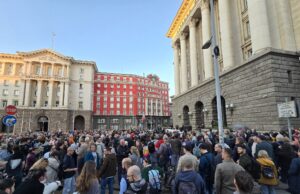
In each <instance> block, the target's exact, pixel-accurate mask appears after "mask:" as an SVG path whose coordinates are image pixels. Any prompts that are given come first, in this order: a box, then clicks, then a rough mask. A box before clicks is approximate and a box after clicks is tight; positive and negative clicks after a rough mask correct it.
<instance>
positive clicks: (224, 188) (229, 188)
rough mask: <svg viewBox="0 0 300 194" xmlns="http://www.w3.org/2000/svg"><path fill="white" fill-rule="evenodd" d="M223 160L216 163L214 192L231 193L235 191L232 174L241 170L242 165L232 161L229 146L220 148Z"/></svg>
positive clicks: (219, 193) (218, 193)
mask: <svg viewBox="0 0 300 194" xmlns="http://www.w3.org/2000/svg"><path fill="white" fill-rule="evenodd" d="M222 159H223V162H222V163H221V164H218V165H217V168H216V172H215V189H216V194H232V193H233V192H234V191H235V185H234V181H233V180H234V176H235V174H236V173H237V172H239V171H243V170H244V169H243V167H241V166H240V165H238V164H236V163H234V161H233V160H232V151H231V149H230V148H224V149H223V150H222Z"/></svg>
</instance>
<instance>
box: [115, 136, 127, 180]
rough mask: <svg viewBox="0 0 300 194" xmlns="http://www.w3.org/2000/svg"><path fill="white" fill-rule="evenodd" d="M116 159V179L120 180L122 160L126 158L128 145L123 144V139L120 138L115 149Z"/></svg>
mask: <svg viewBox="0 0 300 194" xmlns="http://www.w3.org/2000/svg"><path fill="white" fill-rule="evenodd" d="M116 154H117V161H118V181H119V182H120V181H121V178H122V160H123V159H124V158H127V157H128V155H129V149H128V146H127V145H126V144H125V140H124V139H120V145H119V146H118V148H117V150H116Z"/></svg>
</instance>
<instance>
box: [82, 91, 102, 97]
mask: <svg viewBox="0 0 300 194" xmlns="http://www.w3.org/2000/svg"><path fill="white" fill-rule="evenodd" d="M97 92H98V91H97ZM79 98H83V92H79Z"/></svg>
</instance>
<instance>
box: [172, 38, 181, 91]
mask: <svg viewBox="0 0 300 194" xmlns="http://www.w3.org/2000/svg"><path fill="white" fill-rule="evenodd" d="M173 51H174V81H175V82H174V83H175V96H177V95H178V94H179V93H180V70H179V47H178V43H176V42H175V43H174V44H173Z"/></svg>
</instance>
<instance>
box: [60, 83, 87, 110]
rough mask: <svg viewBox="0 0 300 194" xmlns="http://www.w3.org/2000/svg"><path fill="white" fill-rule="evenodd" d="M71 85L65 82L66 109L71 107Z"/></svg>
mask: <svg viewBox="0 0 300 194" xmlns="http://www.w3.org/2000/svg"><path fill="white" fill-rule="evenodd" d="M69 84H70V83H69V82H65V97H64V106H65V107H68V105H69ZM83 108H84V107H83Z"/></svg>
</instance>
